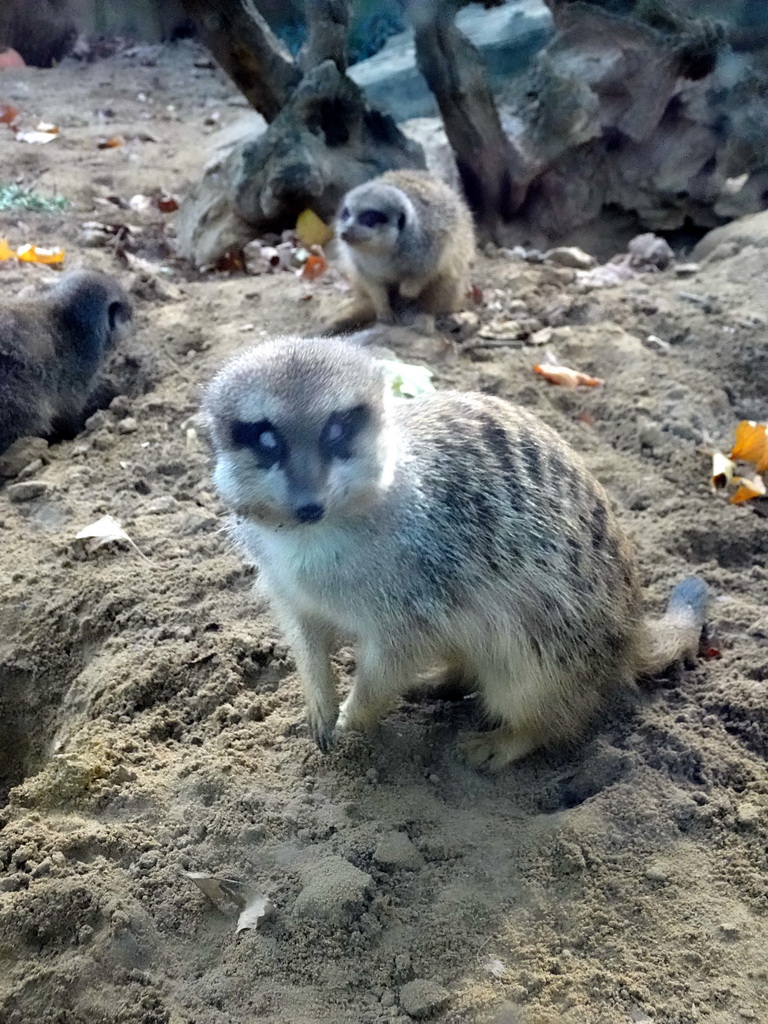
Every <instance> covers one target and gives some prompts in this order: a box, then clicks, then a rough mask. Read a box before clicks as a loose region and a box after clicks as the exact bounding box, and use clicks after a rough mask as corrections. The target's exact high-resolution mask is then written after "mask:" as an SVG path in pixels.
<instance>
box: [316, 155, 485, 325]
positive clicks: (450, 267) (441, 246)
mask: <svg viewBox="0 0 768 1024" xmlns="http://www.w3.org/2000/svg"><path fill="white" fill-rule="evenodd" d="M336 236H337V238H338V240H339V250H340V256H341V262H342V265H343V267H344V268H345V270H346V271H347V273H348V274H349V276H350V278H351V280H352V283H353V286H354V289H355V293H356V294H355V299H354V308H353V310H352V311H350V312H349V313H348V314H347V317H346V319H347V320H348V321H349V322H350V323H352V322H364V321H365V320H366V319H371V318H372V317H375V318H376V319H378V320H381V321H383V322H385V323H401V324H404V325H406V326H409V325H416V324H418V325H419V326H420V327H421V328H422V329H423V330H427V331H429V330H431V329H432V328H433V326H434V317H435V316H440V315H442V314H445V313H451V312H453V311H454V310H456V309H457V308H458V307H459V305H460V304H461V301H462V298H463V296H464V293H465V292H466V290H467V288H468V285H469V281H468V273H469V267H470V264H471V262H472V259H473V257H474V253H475V234H474V226H473V223H472V216H471V214H470V212H469V209H468V207H467V205H466V203H465V202H464V200H463V199H461V198H460V197H459V196H458V195H457V194H456V193H455V192H454V191H453V190H452V189H451V188H449V187H448V185H445V184H444V183H443V182H442V181H439V180H438V179H436V178H433V177H432V176H431V175H429V174H428V173H427V172H426V171H411V170H403V171H388V172H387V173H386V174H382V175H381V176H380V177H378V178H374V179H373V180H372V181H367V182H364V183H363V184H362V185H358V186H357V187H356V188H353V189H352V190H351V191H350V192H348V193H347V195H346V196H345V197H344V199H343V200H342V203H341V207H340V209H339V212H338V216H337V219H336Z"/></svg>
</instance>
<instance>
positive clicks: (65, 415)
mask: <svg viewBox="0 0 768 1024" xmlns="http://www.w3.org/2000/svg"><path fill="white" fill-rule="evenodd" d="M132 315H133V314H132V310H131V304H130V302H129V300H128V296H127V295H126V293H125V292H124V290H123V289H122V288H121V287H120V285H119V284H118V283H117V281H116V280H115V279H114V278H111V277H109V276H108V275H106V274H100V273H97V272H95V271H84V270H81V271H73V272H71V273H69V274H65V275H64V277H62V278H61V280H60V281H57V282H56V284H55V285H53V287H51V288H50V289H48V290H46V291H41V292H38V293H35V294H31V295H27V296H25V297H17V298H12V299H9V300H5V301H3V302H2V303H1V304H0V453H2V452H4V451H5V450H6V448H8V447H9V445H11V444H12V443H13V442H14V441H16V440H17V439H18V438H20V437H27V436H33V437H34V436H37V437H54V436H55V437H73V436H74V435H75V434H76V433H77V431H78V430H79V429H80V427H81V425H82V423H81V419H82V416H83V414H84V412H85V409H86V406H87V402H88V398H89V396H90V394H91V391H92V390H93V386H94V383H95V380H96V376H97V374H98V371H99V369H100V368H101V365H102V363H103V359H104V356H105V354H106V353H107V352H108V350H109V349H110V348H112V347H113V346H114V345H115V344H116V342H117V341H118V340H120V338H121V337H122V336H123V335H124V334H125V333H127V330H128V326H129V324H130V321H131V319H132Z"/></svg>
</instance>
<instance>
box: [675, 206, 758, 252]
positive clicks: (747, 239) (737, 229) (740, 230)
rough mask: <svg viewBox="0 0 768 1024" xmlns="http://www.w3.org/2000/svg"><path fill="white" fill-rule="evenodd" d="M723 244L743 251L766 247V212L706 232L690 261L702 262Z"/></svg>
mask: <svg viewBox="0 0 768 1024" xmlns="http://www.w3.org/2000/svg"><path fill="white" fill-rule="evenodd" d="M724 243H728V244H730V245H733V246H735V247H737V249H743V248H745V247H746V246H748V245H753V246H754V247H755V248H756V249H765V248H766V247H768V210H763V212H762V213H754V214H752V215H751V216H749V217H739V219H738V220H733V221H731V223H730V224H723V226H722V227H720V228H714V229H713V230H712V231H708V232H707V233H706V235H704V237H703V238H702V239H700V240H699V242H698V243H697V244H696V245H695V246H694V248H693V252H692V253H691V259H692V260H703V259H704V258H705V257H707V256H709V255H710V254H711V253H712V252H714V250H715V249H716V248H717V247H718V246H719V245H723V244H724Z"/></svg>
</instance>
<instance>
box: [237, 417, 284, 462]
mask: <svg viewBox="0 0 768 1024" xmlns="http://www.w3.org/2000/svg"><path fill="white" fill-rule="evenodd" d="M232 443H233V444H234V445H235V446H236V447H237V448H250V449H251V451H252V452H253V453H254V454H255V455H257V456H258V457H259V460H260V462H261V463H262V465H264V466H271V465H273V464H274V463H275V462H280V461H281V459H283V458H284V456H285V444H284V443H283V440H282V438H281V437H280V435H279V433H278V432H277V431H276V430H275V428H274V427H273V426H272V424H271V423H270V422H269V420H260V421H259V422H258V423H246V422H244V421H243V420H235V422H234V423H233V424H232Z"/></svg>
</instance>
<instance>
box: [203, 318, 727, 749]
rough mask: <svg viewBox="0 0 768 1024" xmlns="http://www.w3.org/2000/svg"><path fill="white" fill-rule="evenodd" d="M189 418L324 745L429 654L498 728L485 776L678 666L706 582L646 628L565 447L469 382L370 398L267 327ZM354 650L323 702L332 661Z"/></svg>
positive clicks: (350, 378) (695, 633)
mask: <svg viewBox="0 0 768 1024" xmlns="http://www.w3.org/2000/svg"><path fill="white" fill-rule="evenodd" d="M204 412H205V415H206V417H207V420H208V424H209V427H210V436H211V440H212V443H213V447H214V451H215V456H216V465H215V470H214V482H215V485H216V487H217V489H218V491H219V494H220V495H221V496H222V498H223V499H224V501H225V502H226V504H227V505H228V506H229V507H230V509H231V510H232V512H233V513H234V517H233V532H234V536H235V538H236V539H237V541H238V542H239V544H240V545H241V547H242V548H243V549H244V551H245V552H246V554H247V556H248V557H249V558H250V559H252V560H253V561H254V562H255V563H256V564H257V565H258V567H259V570H260V577H261V581H262V583H263V585H264V587H265V589H266V593H267V595H268V597H269V599H270V601H271V604H272V607H273V610H274V612H275V614H276V616H277V618H278V621H279V623H280V624H281V626H282V628H283V630H284V632H285V634H286V637H287V639H288V641H289V643H290V644H291V646H292V649H293V653H294V656H295V659H296V664H297V668H298V672H299V675H300V677H301V680H302V682H303V685H304V691H305V695H306V703H307V712H308V721H309V728H310V732H311V734H312V736H313V737H314V738H315V740H316V741H317V743H318V745H319V746H320V747H321V748H322V749H323V750H327V749H329V747H330V746H331V745H332V743H333V741H334V738H335V736H336V735H337V734H338V733H341V732H344V731H345V730H349V729H354V730H365V729H367V728H368V727H370V726H371V725H372V724H373V723H374V722H375V721H376V720H377V719H378V718H379V717H380V716H381V715H382V714H383V713H384V712H385V711H386V710H387V708H388V707H389V706H390V705H391V704H393V702H394V701H395V700H396V698H397V697H398V696H399V695H401V694H402V693H403V692H404V691H405V690H406V689H407V688H408V687H409V684H412V683H413V681H414V677H415V676H416V675H417V673H419V672H421V671H423V670H425V669H427V668H429V667H431V666H437V665H440V666H442V667H445V668H447V669H448V671H449V674H450V675H451V676H452V677H453V678H454V679H459V680H462V681H464V682H465V683H467V684H472V685H473V686H474V687H475V688H476V689H477V690H478V691H479V693H480V695H481V697H482V700H483V703H484V705H485V708H486V710H487V712H488V715H489V717H490V718H491V719H493V720H494V721H495V723H496V725H497V727H496V728H495V729H493V730H492V731H489V732H482V733H478V734H476V735H475V736H474V737H473V738H471V739H470V741H469V743H468V746H467V749H468V755H469V759H470V761H471V762H472V763H474V764H476V765H480V764H487V765H488V766H489V767H492V768H494V769H497V768H501V767H502V766H503V765H505V764H507V763H508V762H510V761H515V760H517V759H518V758H521V757H523V756H525V755H526V754H528V753H529V752H531V751H533V750H535V749H537V748H539V747H542V746H549V745H553V744H558V743H563V742H565V741H568V740H570V739H573V738H575V737H577V736H578V735H579V733H580V732H581V731H582V729H583V728H584V727H585V726H586V725H587V724H588V723H589V722H590V720H591V719H592V718H593V716H594V715H595V713H596V711H597V710H598V708H599V707H600V704H601V701H602V700H603V698H605V697H606V696H607V695H609V694H610V693H611V692H613V691H616V690H619V689H621V688H622V687H632V686H633V685H634V682H635V680H636V678H637V677H638V676H641V675H652V674H655V673H658V672H659V671H661V670H662V669H664V668H665V667H666V666H668V665H670V664H672V663H674V662H676V661H678V660H681V659H684V658H690V657H693V656H695V654H696V652H697V648H698V643H699V639H700V635H701V631H702V628H703V625H704V621H705V605H706V600H707V588H706V585H705V584H704V583H703V582H702V581H701V580H699V579H696V578H692V579H689V580H686V581H684V582H683V583H681V584H679V585H678V587H677V588H676V589H675V591H674V592H673V594H672V598H671V600H670V602H669V606H668V609H667V612H666V614H665V616H664V617H663V618H661V619H660V620H658V621H644V620H643V617H642V614H641V610H640V589H639V584H638V578H637V571H636V567H635V560H634V557H633V554H632V551H631V548H630V545H629V543H628V541H627V539H626V537H625V536H624V534H623V532H622V530H621V528H620V526H619V524H618V522H617V520H616V518H615V516H614V514H613V512H612V511H611V507H610V503H609V499H608V497H607V495H606V493H605V491H604V490H603V488H602V487H601V486H600V484H599V483H598V482H597V480H596V479H595V478H594V477H593V476H592V475H591V473H590V472H589V471H588V469H587V468H586V466H585V465H584V463H583V462H582V460H581V458H580V457H579V456H578V455H577V454H576V452H574V451H573V450H572V449H571V448H570V447H569V446H568V445H567V444H565V442H564V441H563V440H562V439H561V438H560V437H559V436H558V435H557V434H556V433H555V432H554V431H553V430H551V429H550V428H549V427H547V426H546V425H545V424H544V423H542V422H540V421H539V420H537V419H536V418H535V417H534V416H532V415H531V414H530V413H528V412H526V411H525V410H524V409H520V408H517V407H515V406H512V405H510V404H508V403H507V402H504V401H502V400H500V399H498V398H492V397H490V396H487V395H482V394H461V393H455V392H454V393H452V392H438V393H433V394H429V395H426V396H423V397H420V398H415V399H410V400H402V399H400V400H398V399H394V398H392V397H391V396H389V395H386V394H385V386H384V382H383V379H382V375H381V372H380V368H379V366H378V364H377V363H376V362H375V361H374V360H373V359H371V358H370V356H369V355H368V354H367V353H366V352H365V351H364V350H363V349H361V348H359V347H355V346H351V345H349V344H347V343H346V342H344V341H340V340H339V341H334V340H325V339H324V340H319V339H298V338H285V339H278V340H275V341H272V342H267V343H265V344H263V345H261V346H259V347H258V348H255V349H252V350H250V351H248V352H245V353H244V354H242V355H240V356H239V357H237V358H235V359H234V360H233V361H232V362H230V363H229V364H228V365H226V366H225V367H224V368H223V370H222V371H221V372H220V373H219V374H218V376H217V377H216V378H215V379H214V380H213V381H212V383H211V384H210V385H209V387H208V390H207V393H206V396H205V400H204ZM342 640H347V641H350V640H351V641H352V642H353V643H355V644H356V645H357V673H356V677H355V680H354V683H353V686H352V690H351V692H350V694H349V696H348V697H347V698H346V700H345V701H344V702H343V704H342V705H341V709H340V710H339V705H338V699H337V694H336V682H335V679H334V674H333V671H332V668H331V661H330V655H331V652H332V649H333V647H334V645H335V644H336V643H338V642H339V641H342Z"/></svg>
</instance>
